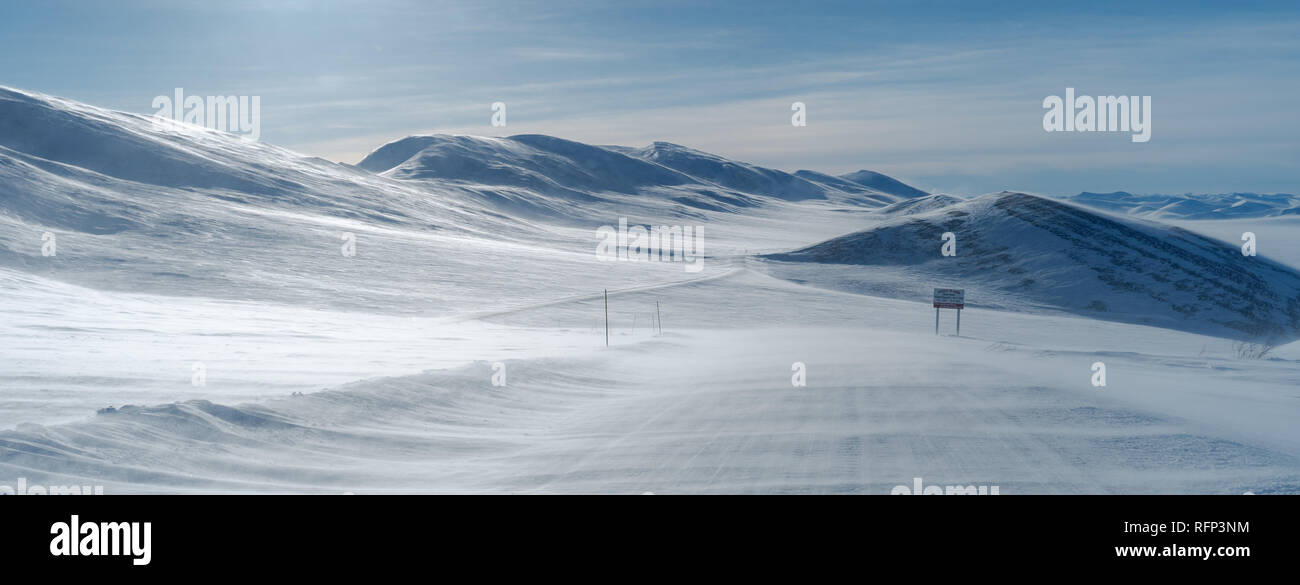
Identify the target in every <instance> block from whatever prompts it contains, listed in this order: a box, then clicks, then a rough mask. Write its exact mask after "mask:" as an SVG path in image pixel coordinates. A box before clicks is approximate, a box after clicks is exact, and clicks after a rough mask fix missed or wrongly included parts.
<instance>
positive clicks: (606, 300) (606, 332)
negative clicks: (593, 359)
mask: <svg viewBox="0 0 1300 585" xmlns="http://www.w3.org/2000/svg"><path fill="white" fill-rule="evenodd" d="M936 322H937V321H936ZM605 347H609V289H605Z"/></svg>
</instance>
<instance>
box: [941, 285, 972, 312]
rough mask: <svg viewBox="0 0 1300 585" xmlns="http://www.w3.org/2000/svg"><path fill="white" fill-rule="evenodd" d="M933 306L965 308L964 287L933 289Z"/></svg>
mask: <svg viewBox="0 0 1300 585" xmlns="http://www.w3.org/2000/svg"><path fill="white" fill-rule="evenodd" d="M934 308H936V309H965V308H966V289H961V288H936V289H934Z"/></svg>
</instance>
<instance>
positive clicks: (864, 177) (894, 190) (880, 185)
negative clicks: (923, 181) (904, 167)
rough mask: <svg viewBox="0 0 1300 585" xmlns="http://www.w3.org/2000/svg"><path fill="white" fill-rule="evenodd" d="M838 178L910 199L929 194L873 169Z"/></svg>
mask: <svg viewBox="0 0 1300 585" xmlns="http://www.w3.org/2000/svg"><path fill="white" fill-rule="evenodd" d="M840 178H842V179H844V180H846V181H851V182H854V183H857V184H859V185H862V186H865V187H870V188H872V189H875V190H876V191H880V192H881V193H888V194H890V195H894V196H897V197H902V198H904V199H911V198H913V197H925V196H926V195H929V193H926V192H925V191H922V190H920V189H917V188H916V187H913V186H911V185H908V184H906V183H904V182H902V181H899V180H898V179H895V178H893V177H890V176H888V175H882V174H880V173H877V172H875V171H868V170H861V171H854V172H852V173H848V174H844V175H840Z"/></svg>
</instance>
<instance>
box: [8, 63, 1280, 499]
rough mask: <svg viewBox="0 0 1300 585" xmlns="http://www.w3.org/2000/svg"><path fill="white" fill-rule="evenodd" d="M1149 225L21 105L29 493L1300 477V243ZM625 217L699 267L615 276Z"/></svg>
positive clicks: (632, 155)
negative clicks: (49, 247)
mask: <svg viewBox="0 0 1300 585" xmlns="http://www.w3.org/2000/svg"><path fill="white" fill-rule="evenodd" d="M1138 199H1141V203H1142V204H1143V205H1148V204H1150V205H1154V203H1151V201H1152V200H1151V199H1150V198H1146V199H1142V198H1138ZM1075 202H1076V203H1089V202H1084V201H1077V200H1076V201H1075ZM1122 203H1124V204H1128V200H1127V199H1124V201H1122ZM1212 203H1213V205H1216V206H1221V202H1220V201H1217V200H1215V201H1212ZM1275 203H1276V206H1275V207H1277V208H1279V209H1281V208H1282V207H1283V206H1284V204H1285V205H1290V203H1287V202H1286V201H1284V200H1282V199H1278V200H1277V201H1275ZM1117 205H1118V203H1117ZM1184 207H1191V206H1190V205H1185V206H1184ZM1237 207H1240V206H1237ZM1160 208H1161V209H1164V210H1166V211H1165V212H1166V213H1172V211H1170V209H1173V208H1169V207H1168V205H1165V204H1164V203H1162V202H1161V207H1160ZM1215 208H1216V209H1217V207H1215ZM1287 208H1288V209H1289V207H1287ZM1198 209H1199V208H1198ZM1116 211H1121V210H1119V209H1116ZM1238 211H1242V210H1240V209H1238ZM1125 213H1128V215H1131V216H1141V217H1143V218H1145V219H1137V218H1136V217H1124V216H1120V215H1110V214H1109V213H1107V212H1105V211H1101V210H1098V209H1095V208H1091V209H1090V208H1088V207H1081V206H1077V205H1074V204H1070V203H1062V202H1059V201H1055V200H1051V199H1047V198H1042V197H1037V196H1033V195H1027V194H1020V193H1003V194H991V195H986V196H982V197H978V198H974V199H969V200H966V199H962V198H957V197H950V196H946V195H930V194H928V193H925V192H924V191H920V190H917V189H915V188H913V187H910V186H908V185H905V184H903V183H901V182H899V181H897V180H895V179H892V178H890V177H888V176H885V175H881V174H879V173H875V172H871V171H859V172H856V173H850V174H848V175H844V176H839V177H836V176H831V175H828V174H824V173H819V172H815V171H797V172H793V173H787V172H784V171H778V170H774V169H765V168H762V167H757V166H755V165H750V164H746V163H742V162H739V161H731V160H728V159H726V158H724V157H720V156H717V155H712V154H709V153H703V152H700V151H697V150H693V149H690V148H687V147H683V146H679V145H675V144H669V143H663V142H660V143H654V144H652V145H649V146H646V147H615V146H593V145H587V144H581V143H577V142H572V141H568V140H563V139H559V138H554V137H548V136H535V135H532V136H514V137H509V138H483V137H468V136H444V135H434V136H413V137H410V138H407V139H403V140H400V141H397V142H394V143H391V144H389V145H384V146H382V147H380V148H378V149H376V151H375V152H373V153H372V154H371V155H370V156H369V157H367V158H366V159H365V160H363V161H361V162H360V163H358V164H357V165H356V166H349V165H340V164H334V163H330V162H326V161H321V160H319V159H313V158H310V157H305V156H301V155H298V154H296V153H292V152H290V151H287V150H284V149H280V148H277V147H274V146H270V145H266V144H261V143H254V142H247V141H243V140H240V139H238V138H236V137H232V136H228V135H225V134H221V133H216V132H210V131H207V130H203V129H198V128H188V127H180V128H156V127H154V125H153V124H152V123H151V121H150V120H149V119H147V118H144V117H141V116H136V115H132V114H124V113H119V112H110V111H107V110H102V109H99V108H95V107H93V106H88V105H85V104H78V103H76V102H71V101H68V100H61V99H58V98H53V97H50V96H45V95H41V94H35V93H31V92H25V91H20V90H12V89H5V88H0V311H2V312H3V315H4V318H3V319H0V484H5V485H15V482H16V480H17V479H18V478H25V479H26V481H27V483H28V484H39V485H74V484H75V485H102V486H104V487H105V490H104V491H105V493H110V494H116V493H136V492H148V493H174V492H175V493H207V492H244V493H261V492H307V493H344V492H351V493H394V492H400V493H407V492H418V493H430V492H432V493H484V492H486V493H619V494H640V493H645V492H653V493H656V494H680V493H857V494H888V493H890V491H891V490H892V489H893V488H894V487H895V486H899V485H903V486H908V487H911V486H912V485H913V481H914V478H921V480H922V481H923V482H924V484H925V485H960V486H997V487H998V491H999V493H1000V494H1003V495H1014V494H1030V493H1220V494H1240V493H1244V492H1247V491H1249V492H1252V493H1256V494H1265V493H1296V492H1300V430H1297V425H1295V424H1294V421H1296V420H1297V419H1298V418H1300V391H1297V381H1298V380H1300V344H1297V343H1295V342H1294V340H1295V339H1296V338H1297V336H1298V335H1300V334H1297V325H1298V321H1297V319H1298V317H1297V311H1300V308H1298V307H1300V273H1297V271H1296V266H1298V265H1300V263H1298V262H1297V256H1296V252H1295V250H1300V237H1297V236H1298V235H1300V230H1297V229H1296V227H1297V226H1296V224H1294V223H1293V222H1291V221H1290V220H1291V219H1292V218H1290V217H1267V218H1265V217H1254V216H1251V215H1249V214H1244V212H1243V213H1241V214H1225V217H1226V219H1223V220H1207V219H1205V215H1204V214H1203V213H1200V212H1199V211H1198V214H1197V215H1195V216H1191V215H1187V216H1178V217H1179V224H1178V226H1173V225H1171V224H1168V223H1161V221H1164V220H1171V219H1172V217H1173V216H1164V215H1154V214H1152V213H1149V212H1147V211H1146V208H1141V209H1139V210H1137V211H1132V212H1131V213H1130V212H1125ZM1268 215H1282V213H1281V212H1280V211H1279V212H1277V213H1272V212H1270V213H1269V214H1268ZM620 218H626V219H627V221H628V222H629V223H631V224H634V225H651V226H659V225H666V226H696V227H702V229H703V234H704V235H703V244H704V254H705V256H704V264H703V265H704V269H703V270H702V271H701V272H698V273H692V272H688V271H686V270H684V267H683V264H682V263H680V262H623V261H612V262H611V261H602V259H601V258H598V257H597V256H596V254H595V249H596V245H597V243H598V241H599V239H598V237H597V235H596V234H597V231H596V230H597V229H598V228H600V227H602V226H616V225H618V223H619V220H620ZM1220 222H1222V223H1220ZM1253 223H1258V225H1259V227H1258V228H1253V227H1252V225H1253ZM1248 229H1254V231H1256V232H1258V233H1259V234H1260V242H1261V245H1260V256H1258V257H1254V258H1247V257H1243V256H1241V254H1240V253H1239V251H1238V246H1239V245H1240V244H1239V242H1238V241H1237V239H1236V236H1237V235H1239V233H1240V231H1248ZM943 231H953V232H955V233H957V234H958V256H957V257H956V258H943V257H941V256H940V254H939V251H940V245H941V241H940V239H939V236H940V234H941V233H942V232H943ZM47 233H48V234H51V235H52V236H53V237H54V241H55V242H57V253H56V254H54V255H46V254H43V246H44V245H45V244H46V242H47V238H46V234H47ZM349 238H350V239H349ZM349 242H351V243H352V244H354V245H355V255H347V254H345V253H344V252H345V251H346V249H347V246H348V244H349ZM948 260H952V262H945V261H948ZM1026 280H1031V281H1032V282H1030V283H1026V282H1025V281H1026ZM954 285H955V286H959V287H963V288H966V290H967V299H968V303H970V305H969V306H970V307H971V308H969V309H967V310H965V311H963V312H962V324H961V335H960V336H956V335H953V325H954V323H953V313H952V312H951V311H945V312H944V314H943V315H942V321H941V323H940V325H941V331H942V335H938V336H936V335H935V334H934V310H933V309H932V308H931V307H930V304H929V297H928V295H929V292H930V291H929V289H930V288H932V287H936V286H954ZM605 290H608V315H609V323H610V337H609V345H608V346H607V345H606V333H605V328H604V319H605V314H606V306H605V295H604V292H603V291H605ZM1098 303H1100V304H1098ZM1098 307H1105V310H1104V311H1102V310H1099V309H1098ZM656 323H661V324H662V331H661V332H660V331H658V330H656V326H655V324H656ZM1251 344H1254V345H1251ZM1265 347H1268V348H1269V351H1268V353H1267V354H1265V355H1264V356H1262V357H1260V358H1258V359H1255V358H1253V357H1245V356H1243V354H1244V353H1249V352H1251V351H1255V352H1258V351H1260V350H1262V349H1263V348H1265ZM1096 362H1102V363H1104V365H1105V371H1106V385H1105V386H1102V387H1097V386H1094V385H1093V380H1094V371H1093V366H1094V364H1095V363H1096ZM801 376H802V377H803V380H804V381H806V384H805V385H798V384H795V383H793V381H798V380H799V379H800V377H801Z"/></svg>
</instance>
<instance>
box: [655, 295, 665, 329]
mask: <svg viewBox="0 0 1300 585" xmlns="http://www.w3.org/2000/svg"><path fill="white" fill-rule="evenodd" d="M655 327H656V328H658V329H659V334H660V335H662V334H663V332H664V321H663V315H660V314H659V301H655Z"/></svg>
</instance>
